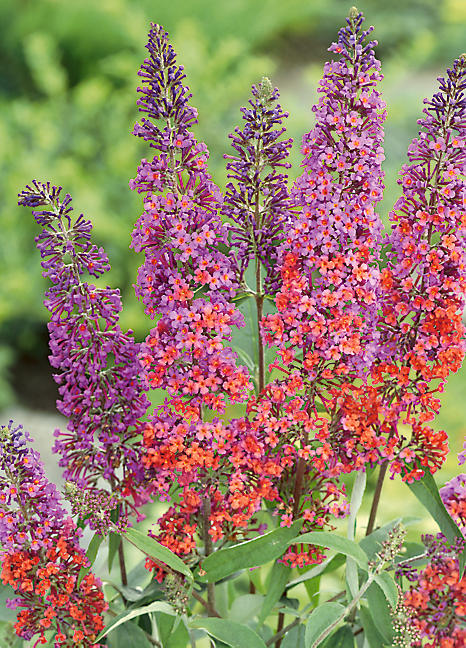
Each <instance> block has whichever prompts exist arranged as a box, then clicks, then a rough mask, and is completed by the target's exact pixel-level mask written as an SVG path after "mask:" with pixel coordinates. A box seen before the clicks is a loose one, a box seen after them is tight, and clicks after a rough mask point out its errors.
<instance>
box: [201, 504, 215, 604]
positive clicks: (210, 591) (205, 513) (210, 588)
mask: <svg viewBox="0 0 466 648" xmlns="http://www.w3.org/2000/svg"><path fill="white" fill-rule="evenodd" d="M210 510H211V504H210V498H209V497H206V498H205V499H204V500H203V502H202V520H203V524H202V532H203V535H204V550H205V555H206V556H210V554H211V553H212V551H213V546H212V538H211V537H210V533H209V521H210ZM207 602H208V604H209V607H210V608H211V609H215V583H207Z"/></svg>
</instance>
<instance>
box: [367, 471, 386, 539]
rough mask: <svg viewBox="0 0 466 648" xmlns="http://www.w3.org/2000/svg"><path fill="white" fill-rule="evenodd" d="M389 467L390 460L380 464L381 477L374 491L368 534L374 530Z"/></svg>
mask: <svg viewBox="0 0 466 648" xmlns="http://www.w3.org/2000/svg"><path fill="white" fill-rule="evenodd" d="M387 468H388V461H386V462H385V463H383V464H381V466H380V470H379V477H378V479H377V484H376V487H375V491H374V498H373V500H372V506H371V512H370V514H369V522H368V523H367V530H366V536H368V535H370V534H371V533H372V531H373V530H374V526H375V518H376V515H377V508H378V506H379V502H380V494H381V492H382V486H383V480H384V479H385V475H386V473H387Z"/></svg>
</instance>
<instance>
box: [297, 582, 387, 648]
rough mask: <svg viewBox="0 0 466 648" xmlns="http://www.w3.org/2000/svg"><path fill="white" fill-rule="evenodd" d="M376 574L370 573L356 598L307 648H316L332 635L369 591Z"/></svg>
mask: <svg viewBox="0 0 466 648" xmlns="http://www.w3.org/2000/svg"><path fill="white" fill-rule="evenodd" d="M376 574H377V572H371V573H370V574H369V577H368V579H367V581H366V582H365V583H364V585H363V586H362V587H361V589H360V590H359V592H358V593H357V594H356V596H355V597H354V599H353V600H352V601H350V602H349V603H348V605H347V606H346V607H345V609H344V610H343V612H342V613H341V614H340V615H339V616H338V618H337V619H335V621H334V622H333V623H331V624H330V625H329V626H327V628H325V630H323V631H322V632H321V633H320V635H319V636H318V637H317V639H316V640H315V641H314V642H313V643H312V644H311V646H309V648H317V646H319V645H320V644H321V643H322V642H323V640H324V639H326V638H327V637H328V636H329V635H330V634H332V632H333V631H334V629H335V628H336V627H337V625H338V624H339V623H340V621H343V619H344V618H345V617H346V615H347V614H349V613H350V612H351V611H352V610H353V608H354V607H355V606H356V605H357V603H358V602H359V600H360V599H361V598H362V597H363V596H364V594H365V593H366V591H367V590H368V589H369V587H370V586H371V585H372V583H373V581H374V578H375V576H376Z"/></svg>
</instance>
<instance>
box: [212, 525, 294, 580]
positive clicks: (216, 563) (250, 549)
mask: <svg viewBox="0 0 466 648" xmlns="http://www.w3.org/2000/svg"><path fill="white" fill-rule="evenodd" d="M302 523H303V522H302V520H296V522H294V523H293V524H292V525H291V527H280V528H278V529H275V530H274V531H270V532H269V533H265V534H264V535H262V536H259V537H258V538H254V539H253V540H248V541H247V542H242V543H241V544H238V545H236V546H234V547H227V548H226V549H220V551H216V552H215V553H213V554H211V555H210V556H208V557H207V558H205V560H203V561H202V564H201V567H202V569H203V571H204V572H206V573H205V575H203V576H201V577H200V580H204V581H209V582H215V581H218V580H220V579H221V578H225V577H226V576H229V575H230V574H233V573H234V572H236V571H239V570H240V569H247V568H248V567H257V566H258V565H264V564H265V563H267V562H270V561H271V560H275V559H276V558H278V557H279V556H281V555H282V554H283V553H284V552H285V550H286V548H287V547H288V545H289V544H292V543H291V542H290V540H291V539H292V538H294V537H295V535H296V533H297V531H299V529H300V528H301V526H302Z"/></svg>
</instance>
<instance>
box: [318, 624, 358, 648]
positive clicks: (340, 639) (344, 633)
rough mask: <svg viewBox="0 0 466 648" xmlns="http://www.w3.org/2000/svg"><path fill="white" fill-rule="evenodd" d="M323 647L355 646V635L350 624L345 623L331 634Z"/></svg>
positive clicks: (348, 647)
mask: <svg viewBox="0 0 466 648" xmlns="http://www.w3.org/2000/svg"><path fill="white" fill-rule="evenodd" d="M322 648H354V635H353V631H352V630H351V627H350V626H349V625H344V626H342V627H341V628H339V629H338V630H337V631H336V632H334V633H333V634H331V635H330V637H328V639H326V640H325V641H324V643H323V644H322Z"/></svg>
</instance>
